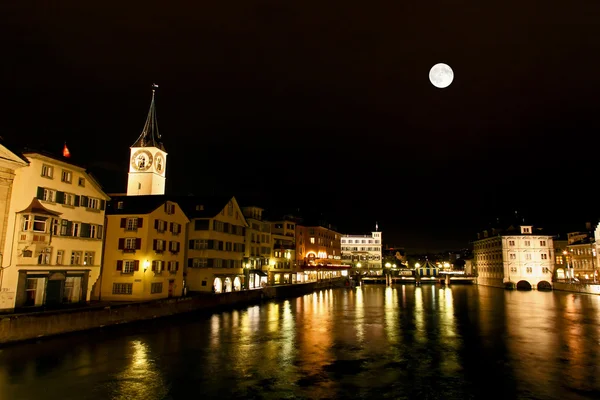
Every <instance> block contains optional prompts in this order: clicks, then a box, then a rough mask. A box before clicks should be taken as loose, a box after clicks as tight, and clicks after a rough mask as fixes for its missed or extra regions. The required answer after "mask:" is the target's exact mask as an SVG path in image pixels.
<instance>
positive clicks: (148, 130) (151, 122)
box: [131, 85, 165, 151]
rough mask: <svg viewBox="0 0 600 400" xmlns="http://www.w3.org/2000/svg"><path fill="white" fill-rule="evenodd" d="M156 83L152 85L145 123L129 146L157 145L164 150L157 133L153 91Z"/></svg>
mask: <svg viewBox="0 0 600 400" xmlns="http://www.w3.org/2000/svg"><path fill="white" fill-rule="evenodd" d="M155 87H156V85H153V87H152V101H151V102H150V110H149V111H148V116H147V117H146V123H145V124H144V129H142V133H141V135H140V137H139V138H138V139H137V140H136V141H135V143H134V144H133V145H132V146H131V147H157V148H159V149H161V150H162V151H165V147H164V146H163V144H162V141H161V137H160V133H158V122H157V121H156V105H155V103H154V92H155V90H154V89H155Z"/></svg>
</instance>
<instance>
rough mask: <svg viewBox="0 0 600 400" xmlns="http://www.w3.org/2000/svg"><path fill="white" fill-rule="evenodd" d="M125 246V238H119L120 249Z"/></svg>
mask: <svg viewBox="0 0 600 400" xmlns="http://www.w3.org/2000/svg"><path fill="white" fill-rule="evenodd" d="M124 248H125V239H123V238H120V239H119V250H123V249H124Z"/></svg>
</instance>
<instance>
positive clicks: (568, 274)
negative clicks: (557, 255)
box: [563, 250, 572, 282]
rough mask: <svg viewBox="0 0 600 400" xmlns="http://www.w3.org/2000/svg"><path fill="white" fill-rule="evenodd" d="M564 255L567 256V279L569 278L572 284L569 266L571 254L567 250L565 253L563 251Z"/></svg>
mask: <svg viewBox="0 0 600 400" xmlns="http://www.w3.org/2000/svg"><path fill="white" fill-rule="evenodd" d="M563 255H564V256H565V260H566V262H567V278H568V280H569V282H572V280H571V279H572V277H571V275H572V274H571V267H570V266H569V252H568V251H566V250H565V251H563Z"/></svg>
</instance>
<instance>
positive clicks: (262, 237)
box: [242, 206, 273, 289]
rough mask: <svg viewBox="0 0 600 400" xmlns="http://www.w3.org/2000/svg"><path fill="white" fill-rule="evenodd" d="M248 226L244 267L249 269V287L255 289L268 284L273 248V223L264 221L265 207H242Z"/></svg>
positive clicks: (247, 275) (246, 273)
mask: <svg viewBox="0 0 600 400" xmlns="http://www.w3.org/2000/svg"><path fill="white" fill-rule="evenodd" d="M242 212H243V214H244V217H245V218H246V223H247V224H248V228H247V229H246V246H245V254H244V267H245V268H246V269H248V271H246V270H245V271H244V272H245V277H247V278H248V289H255V288H259V287H262V286H264V285H266V284H267V280H268V270H269V260H270V258H271V252H272V250H273V242H272V241H271V224H270V223H269V222H267V221H263V212H264V209H262V208H260V207H255V206H249V207H242Z"/></svg>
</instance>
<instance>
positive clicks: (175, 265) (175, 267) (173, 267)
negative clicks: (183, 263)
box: [169, 261, 179, 274]
mask: <svg viewBox="0 0 600 400" xmlns="http://www.w3.org/2000/svg"><path fill="white" fill-rule="evenodd" d="M178 269H179V261H169V272H170V273H172V274H174V273H175V272H177V270H178Z"/></svg>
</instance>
